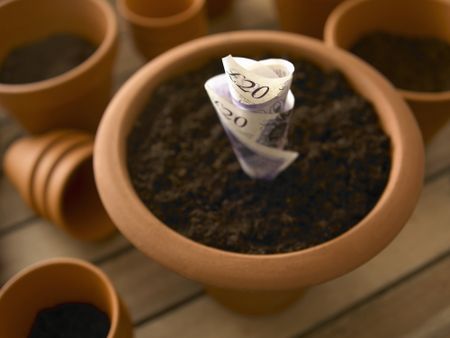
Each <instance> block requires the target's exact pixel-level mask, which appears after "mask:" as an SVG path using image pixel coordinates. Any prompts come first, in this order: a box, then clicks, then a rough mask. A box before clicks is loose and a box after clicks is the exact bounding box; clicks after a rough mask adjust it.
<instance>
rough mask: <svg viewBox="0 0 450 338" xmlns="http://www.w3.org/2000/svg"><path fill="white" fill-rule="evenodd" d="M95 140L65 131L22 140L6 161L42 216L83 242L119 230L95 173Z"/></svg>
mask: <svg viewBox="0 0 450 338" xmlns="http://www.w3.org/2000/svg"><path fill="white" fill-rule="evenodd" d="M92 152H93V138H92V136H90V135H89V134H87V133H82V132H77V131H74V130H59V131H55V132H52V133H49V134H44V135H41V136H37V137H26V138H22V139H20V140H18V141H16V142H15V143H13V144H12V145H11V147H10V148H9V149H8V150H7V152H6V154H5V158H4V168H5V173H6V175H7V176H8V177H9V178H10V180H11V182H12V183H13V184H14V186H16V187H17V190H18V191H19V193H20V195H21V196H22V198H23V199H24V200H25V201H26V202H27V203H28V205H29V206H30V207H31V208H32V209H33V210H35V212H36V213H38V214H39V215H40V216H41V217H44V218H47V219H49V220H50V221H52V222H53V223H55V224H57V225H58V226H60V227H61V228H62V229H63V230H65V231H66V232H67V233H69V234H70V235H71V236H73V237H75V238H78V239H81V240H99V239H102V238H104V237H107V236H109V235H111V234H112V233H113V232H114V231H115V227H114V224H113V223H112V221H111V220H110V218H109V216H108V215H107V213H106V211H105V210H104V208H103V206H102V204H101V202H100V198H99V196H98V193H97V190H96V187H95V182H94V176H93V175H94V174H93V168H92Z"/></svg>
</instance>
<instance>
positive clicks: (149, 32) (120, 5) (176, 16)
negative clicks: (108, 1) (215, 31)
mask: <svg viewBox="0 0 450 338" xmlns="http://www.w3.org/2000/svg"><path fill="white" fill-rule="evenodd" d="M204 7H205V0H170V1H159V0H117V9H118V11H119V13H120V15H121V16H122V17H124V18H125V20H126V21H127V23H128V24H129V26H130V28H131V33H132V35H133V38H134V43H135V46H136V48H137V50H138V51H139V52H140V53H141V54H142V56H144V58H146V59H152V58H153V57H155V56H157V55H158V54H161V53H162V52H164V51H166V50H168V49H170V48H172V47H175V46H177V45H179V44H181V43H183V42H186V41H189V40H192V39H195V38H198V37H200V36H203V35H206V34H207V33H208V25H207V19H206V14H205V10H204Z"/></svg>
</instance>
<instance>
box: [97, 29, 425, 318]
mask: <svg viewBox="0 0 450 338" xmlns="http://www.w3.org/2000/svg"><path fill="white" fill-rule="evenodd" d="M229 53H231V54H233V55H254V54H255V53H258V54H266V53H270V54H275V55H285V54H286V53H288V54H290V55H292V56H293V57H304V58H307V59H311V60H313V61H314V62H315V63H317V64H319V65H321V66H323V67H324V68H326V69H330V68H333V69H338V70H340V71H341V72H343V73H344V74H345V75H346V76H347V78H348V79H349V81H350V82H351V83H352V85H353V86H354V88H355V89H356V90H357V91H358V92H359V93H360V94H361V95H362V96H364V97H366V98H367V99H368V100H370V101H371V102H373V104H374V106H375V107H376V110H377V112H378V114H379V117H380V119H381V121H382V125H383V127H384V129H385V131H386V133H387V134H388V135H389V136H390V138H391V140H392V149H393V150H392V170H391V173H390V177H389V181H388V184H387V187H386V189H385V191H384V193H383V194H382V196H381V198H380V200H379V202H378V203H377V204H376V206H375V207H374V209H373V210H372V211H371V212H370V213H369V214H368V215H367V216H366V217H365V218H364V219H363V220H362V221H361V222H360V223H358V224H357V225H355V226H354V227H353V228H352V229H351V230H349V231H347V232H346V233H344V234H343V235H341V236H339V237H337V238H335V239H333V240H330V241H328V242H326V243H324V244H321V245H318V246H315V247H312V248H309V249H306V250H301V251H297V252H292V253H285V254H269V255H252V254H239V253H233V252H228V251H223V250H219V249H215V248H211V247H207V246H205V245H202V244H199V243H197V242H194V241H192V240H190V239H188V238H186V237H184V236H182V235H180V234H178V233H177V232H175V231H174V230H172V229H171V228H169V227H168V226H166V225H165V224H164V223H163V222H162V221H161V220H160V219H158V218H157V217H155V216H154V215H153V214H152V212H151V211H149V210H148V209H147V208H146V206H145V205H144V204H143V202H141V200H140V199H139V197H138V195H137V194H136V192H135V190H134V189H133V186H132V184H131V182H130V179H129V174H128V169H127V164H126V156H127V155H126V142H127V136H128V134H129V132H130V130H131V128H132V127H133V124H134V122H135V120H136V118H137V116H138V115H139V114H140V113H141V111H142V110H143V108H144V106H145V105H146V103H147V102H148V99H149V96H151V93H152V92H153V91H154V90H155V88H157V87H158V85H159V84H160V83H162V82H164V81H168V80H170V79H171V78H173V77H174V76H177V75H179V74H181V73H184V72H186V71H188V70H192V69H195V68H197V67H199V66H201V65H202V64H205V63H206V62H208V61H209V60H211V59H212V58H219V57H222V56H224V55H227V54H229ZM154 113H155V114H157V113H158V112H154ZM94 171H95V178H96V182H97V186H98V188H99V192H100V196H101V198H102V201H103V203H104V205H105V207H106V209H107V211H108V213H109V214H110V216H111V218H112V219H113V221H114V222H115V223H116V224H117V226H118V227H119V229H120V230H121V231H122V232H123V234H124V235H125V236H126V237H127V238H128V239H129V240H130V241H131V242H132V243H133V244H134V245H135V246H136V247H138V248H139V249H140V250H141V251H142V252H144V253H145V254H146V255H148V256H149V257H151V258H153V259H154V260H155V261H157V262H159V263H160V264H162V265H163V266H166V267H167V268H169V269H171V270H173V271H175V272H177V273H179V274H181V275H183V276H185V277H187V278H190V279H193V280H195V281H198V282H200V283H203V284H205V285H207V286H208V290H210V294H211V295H213V296H214V297H216V299H218V300H219V301H221V300H223V304H225V305H227V306H231V307H232V308H233V309H235V310H237V311H244V312H246V313H267V312H271V311H276V310H279V309H280V308H281V307H282V306H285V305H288V304H289V303H290V302H292V300H293V299H295V298H296V297H298V295H299V291H298V290H300V289H302V288H305V287H307V286H311V285H314V284H318V283H322V282H325V281H328V280H330V279H333V278H335V277H338V276H340V275H343V274H345V273H347V272H349V271H351V270H353V269H355V268H356V267H358V266H360V265H361V264H363V263H365V262H366V261H368V260H369V259H370V258H372V257H373V256H374V255H376V254H377V253H378V252H380V251H381V250H382V249H383V248H384V247H385V246H386V245H388V243H389V242H390V241H392V239H393V238H394V237H395V236H396V235H397V234H398V232H399V231H400V230H401V229H402V227H403V225H404V224H405V223H406V221H407V220H408V218H409V216H410V215H411V213H412V211H413V209H414V207H415V205H416V202H417V199H418V196H419V192H420V189H421V186H422V179H423V172H424V154H423V144H422V140H421V137H420V132H419V130H418V128H417V125H416V122H415V121H414V118H413V116H412V114H411V112H410V110H409V108H408V107H407V105H406V104H405V102H404V101H403V100H402V99H401V98H400V96H399V95H398V94H397V93H396V91H395V89H394V88H393V87H392V86H391V85H390V84H389V83H388V82H387V81H386V80H384V79H383V78H382V77H381V76H380V75H379V74H378V73H377V72H375V71H374V70H373V69H371V68H370V67H368V66H366V65H365V64H364V63H363V62H361V61H359V60H358V59H357V58H356V57H353V56H352V55H350V54H349V53H347V52H345V51H341V50H338V49H334V48H330V47H326V46H325V45H324V44H323V43H321V42H319V41H317V40H314V39H310V38H306V37H302V36H299V35H296V34H289V33H281V32H273V31H245V32H244V31H243V32H234V33H226V34H218V35H213V36H210V37H206V38H202V39H198V40H196V41H192V42H190V43H188V44H185V45H183V46H180V47H178V48H175V49H173V50H171V51H169V52H167V53H165V54H164V55H161V56H160V57H158V58H157V59H155V60H153V61H152V62H150V63H149V64H148V65H146V66H144V67H143V68H142V69H141V70H140V71H139V72H137V73H136V74H135V75H134V76H133V77H132V78H131V79H130V80H129V81H128V82H127V83H126V84H125V85H124V86H123V87H122V89H121V90H120V92H119V93H118V94H117V95H116V96H115V98H114V99H113V101H112V102H111V104H110V106H109V107H108V110H107V112H106V114H105V116H104V118H103V120H102V122H101V124H100V128H99V132H98V134H97V138H96V144H95V156H94ZM299 193H300V192H299ZM211 287H212V289H211ZM281 299H282V300H283V301H282V304H280V303H279V302H278V303H277V301H279V300H281ZM248 302H252V303H248ZM246 303H247V304H246Z"/></svg>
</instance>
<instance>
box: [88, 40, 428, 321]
mask: <svg viewBox="0 0 450 338" xmlns="http://www.w3.org/2000/svg"><path fill="white" fill-rule="evenodd" d="M230 53H231V54H233V55H240V56H241V55H243V56H249V57H253V58H262V57H264V56H266V55H270V56H274V57H283V58H286V59H290V60H291V61H292V62H293V63H294V65H295V66H296V70H295V73H294V78H293V84H292V90H293V92H294V95H295V96H296V102H297V103H296V106H295V108H294V111H293V117H292V119H293V122H292V126H291V127H292V128H291V130H290V132H289V145H288V148H290V149H296V150H297V151H298V152H299V157H298V159H297V160H296V161H295V162H294V163H293V164H292V165H291V166H290V167H289V168H288V169H287V170H286V171H285V172H283V173H281V174H280V175H279V176H278V177H277V178H275V179H274V180H273V181H262V180H253V179H251V178H249V177H247V176H246V175H245V174H244V173H243V172H242V170H241V169H240V166H239V163H238V162H237V160H236V158H235V156H234V154H233V152H232V149H231V146H230V144H229V142H228V139H227V138H226V136H225V134H224V132H223V129H222V127H221V125H220V122H219V120H218V118H217V115H216V113H215V112H214V108H213V107H212V105H211V103H210V101H209V99H208V97H207V95H206V93H205V91H204V88H203V84H204V82H205V81H206V80H207V79H208V78H209V77H211V76H212V75H215V74H218V73H221V72H223V70H221V69H220V58H221V57H222V56H225V55H228V54H230ZM94 154H95V155H94V171H95V176H96V182H97V185H98V188H99V192H100V196H101V198H102V201H103V203H104V205H105V207H106V209H107V211H108V212H109V214H110V216H111V218H112V219H113V221H114V222H115V223H116V224H117V226H118V227H119V229H120V230H121V231H122V232H123V233H124V235H125V236H126V237H127V238H128V239H129V240H130V241H131V242H132V243H133V244H134V245H136V247H138V248H139V249H140V250H142V251H143V252H144V253H145V254H146V255H148V256H149V257H151V258H153V259H154V260H156V261H157V262H159V263H160V264H162V265H164V266H166V267H167V268H169V269H171V270H173V271H175V272H177V273H179V274H181V275H183V276H185V277H187V278H190V279H193V280H196V281H198V282H200V283H203V284H204V285H206V287H207V290H208V291H209V293H210V294H211V295H212V296H213V297H215V298H216V299H218V300H219V301H221V302H222V303H223V304H224V305H226V306H229V307H231V308H233V309H235V310H237V311H240V312H245V313H254V314H255V313H268V312H273V311H277V310H279V309H281V308H283V307H285V306H287V305H289V304H290V303H292V301H294V300H295V299H296V298H297V297H298V296H299V294H300V293H301V290H302V289H303V288H305V287H307V286H311V285H314V284H318V283H322V282H324V281H327V280H330V279H332V278H335V277H337V276H340V275H342V274H344V273H346V272H349V271H351V270H352V269H354V268H356V267H358V266H359V265H361V264H363V263H364V262H366V261H367V260H369V259H370V258H371V257H373V256H374V255H376V254H377V253H378V252H379V251H380V250H382V249H383V248H384V247H385V246H386V245H387V244H388V243H389V242H390V241H391V240H392V239H393V238H394V237H395V236H396V234H397V233H398V232H399V231H400V230H401V228H402V227H403V225H404V224H405V222H406V221H407V219H408V218H409V216H410V214H411V212H412V210H413V208H414V206H415V204H416V201H417V198H418V195H419V192H420V188H421V184H422V176H423V165H424V164H423V161H424V159H423V145H422V142H421V138H420V133H419V131H418V129H417V126H416V123H415V121H414V118H413V116H412V115H411V113H410V111H409V109H408V107H407V106H406V104H405V103H404V102H403V101H402V100H401V98H400V97H399V96H398V95H397V94H396V92H395V90H394V89H393V87H392V86H390V85H389V84H388V83H387V81H385V80H383V78H382V77H381V76H380V75H379V74H378V73H377V72H375V71H373V70H372V69H371V68H370V67H367V66H366V65H364V63H362V62H360V61H358V60H357V58H355V57H352V56H351V55H349V54H348V53H346V52H344V51H339V50H337V49H332V48H329V47H325V46H324V45H323V44H322V43H320V42H319V41H316V40H313V39H309V38H305V37H301V36H298V35H295V34H289V33H279V32H268V31H248V32H236V33H227V34H220V35H215V36H211V37H207V38H202V39H199V40H196V41H192V42H190V43H189V44H186V45H183V46H180V47H178V48H176V49H173V50H172V51H170V52H167V53H165V54H163V55H161V56H160V57H158V58H157V59H155V60H153V61H152V62H151V63H149V64H148V65H147V66H145V67H144V68H143V69H141V70H140V71H139V72H138V73H137V74H136V75H135V76H134V77H133V78H132V79H131V80H129V81H128V82H127V83H126V85H125V86H124V87H123V88H122V89H121V90H120V92H119V93H118V94H117V96H116V97H115V98H114V99H113V101H112V103H111V104H110V106H109V108H108V110H107V113H106V115H105V117H104V119H103V120H102V123H101V127H100V129H99V133H98V135H97V138H96V145H95V151H94Z"/></svg>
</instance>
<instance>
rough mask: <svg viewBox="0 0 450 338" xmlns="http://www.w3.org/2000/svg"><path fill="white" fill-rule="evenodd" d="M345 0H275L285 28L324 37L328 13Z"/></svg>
mask: <svg viewBox="0 0 450 338" xmlns="http://www.w3.org/2000/svg"><path fill="white" fill-rule="evenodd" d="M342 1H343V0H275V4H276V7H277V10H278V18H279V20H280V26H281V28H282V29H283V30H285V31H288V32H293V33H298V34H303V35H308V36H312V37H314V38H318V39H322V37H323V28H324V26H325V22H326V20H327V18H328V15H329V14H330V13H331V12H332V10H333V9H334V8H335V7H336V6H337V5H338V4H340V3H341V2H342Z"/></svg>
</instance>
